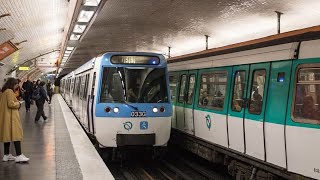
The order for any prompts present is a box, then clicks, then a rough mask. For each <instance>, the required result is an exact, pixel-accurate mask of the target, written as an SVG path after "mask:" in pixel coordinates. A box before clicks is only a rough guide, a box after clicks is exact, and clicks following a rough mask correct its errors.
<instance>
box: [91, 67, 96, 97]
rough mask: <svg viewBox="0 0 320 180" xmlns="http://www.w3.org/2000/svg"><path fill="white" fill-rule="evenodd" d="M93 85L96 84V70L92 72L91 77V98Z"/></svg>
mask: <svg viewBox="0 0 320 180" xmlns="http://www.w3.org/2000/svg"><path fill="white" fill-rule="evenodd" d="M95 85H96V72H94V73H93V77H92V89H91V98H93V95H94V86H95Z"/></svg>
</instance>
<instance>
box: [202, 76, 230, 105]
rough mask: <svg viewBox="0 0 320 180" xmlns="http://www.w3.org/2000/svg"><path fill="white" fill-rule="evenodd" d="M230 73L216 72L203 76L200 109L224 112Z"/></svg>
mask: <svg viewBox="0 0 320 180" xmlns="http://www.w3.org/2000/svg"><path fill="white" fill-rule="evenodd" d="M227 79H228V72H227V71H214V72H205V73H202V74H201V81H200V92H199V93H200V94H199V103H198V104H199V107H203V108H208V109H215V110H222V109H223V106H224V101H225V95H226V87H227Z"/></svg>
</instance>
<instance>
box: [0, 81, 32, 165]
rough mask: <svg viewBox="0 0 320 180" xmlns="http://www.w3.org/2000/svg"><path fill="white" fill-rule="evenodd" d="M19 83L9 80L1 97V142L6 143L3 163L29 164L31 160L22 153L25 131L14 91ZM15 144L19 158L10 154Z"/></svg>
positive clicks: (19, 104)
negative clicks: (12, 145) (11, 144)
mask: <svg viewBox="0 0 320 180" xmlns="http://www.w3.org/2000/svg"><path fill="white" fill-rule="evenodd" d="M17 86H18V81H17V80H16V79H14V78H9V79H8V80H7V82H6V83H5V84H4V86H3V88H2V90H1V92H2V93H1V95H0V142H3V143H4V156H3V159H2V161H16V162H27V161H29V158H27V157H26V156H24V155H23V154H22V153H21V141H22V139H23V130H22V125H21V121H20V115H19V108H20V106H21V103H20V102H19V101H18V100H17V98H16V95H15V93H14V90H15V89H16V88H17ZM11 142H13V143H14V147H15V149H16V155H17V157H14V156H13V155H12V154H10V153H9V149H10V143H11Z"/></svg>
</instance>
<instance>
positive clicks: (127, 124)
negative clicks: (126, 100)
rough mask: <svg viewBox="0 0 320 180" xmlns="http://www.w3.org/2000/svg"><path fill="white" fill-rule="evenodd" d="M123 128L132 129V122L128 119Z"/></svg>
mask: <svg viewBox="0 0 320 180" xmlns="http://www.w3.org/2000/svg"><path fill="white" fill-rule="evenodd" d="M123 128H124V129H125V130H127V131H130V130H131V129H132V122H129V121H127V122H125V123H123Z"/></svg>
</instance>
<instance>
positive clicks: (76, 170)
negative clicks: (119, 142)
mask: <svg viewBox="0 0 320 180" xmlns="http://www.w3.org/2000/svg"><path fill="white" fill-rule="evenodd" d="M63 103H65V102H64V101H63V99H62V97H61V96H60V95H59V94H56V95H54V96H53V100H52V104H51V105H48V104H47V103H46V104H45V107H44V110H45V114H46V115H47V116H48V120H47V121H43V119H42V118H41V119H40V121H39V122H38V123H35V122H34V119H35V115H36V111H37V108H36V105H31V112H26V111H25V107H24V105H23V106H22V107H21V109H20V117H21V122H22V126H23V129H24V139H23V141H22V153H23V154H24V155H25V156H27V157H29V158H30V161H29V163H25V164H18V163H17V164H16V163H15V162H13V161H9V162H2V157H3V143H0V157H1V161H0V179H3V180H11V179H12V180H13V179H14V180H20V179H32V180H38V179H39V180H40V179H46V180H54V179H68V180H72V179H77V180H80V179H90V177H95V179H112V177H111V176H108V175H109V172H107V173H105V172H99V174H101V175H102V174H103V175H102V176H100V177H98V178H97V176H96V175H97V173H96V172H94V171H91V170H90V171H88V170H87V169H85V168H83V167H86V165H88V164H87V163H88V162H85V160H81V159H83V158H81V157H79V155H78V156H77V155H76V154H75V150H74V147H75V145H77V144H85V143H87V144H86V146H87V147H89V148H87V151H86V152H88V149H90V150H89V151H91V152H92V153H91V154H94V155H93V156H94V157H90V155H89V159H90V161H91V162H90V163H89V164H92V163H94V162H95V161H99V162H98V163H97V164H100V167H101V162H100V161H102V160H99V157H98V158H97V155H96V154H97V152H93V151H95V149H94V148H93V147H92V148H91V146H92V144H91V145H90V144H89V143H88V140H85V142H84V141H83V137H84V136H83V135H81V136H80V137H82V138H81V139H82V140H81V142H75V141H77V138H78V137H79V134H81V133H83V132H80V131H83V130H82V129H81V127H80V126H79V125H78V124H77V122H76V120H75V118H74V117H71V116H73V114H72V113H71V111H70V110H69V109H68V107H66V105H65V104H63ZM61 106H62V108H61ZM62 109H63V110H62ZM66 116H69V117H66ZM65 119H68V121H72V120H73V121H74V122H73V123H74V124H73V126H72V127H71V128H73V129H72V131H74V130H76V131H78V132H80V133H78V134H72V133H71V134H70V132H69V130H68V128H69V129H70V122H67V123H68V125H67V124H66V121H65ZM70 119H71V120H70ZM67 126H68V128H67ZM78 139H79V138H78ZM11 152H12V154H14V155H15V152H14V148H13V145H11ZM76 152H77V153H78V154H81V152H80V153H79V150H76ZM81 156H83V155H81ZM79 162H80V164H81V163H82V164H85V165H80V164H79ZM81 168H82V169H81ZM96 169H97V168H95V170H96ZM106 170H107V171H108V169H107V168H105V169H103V167H102V171H106ZM84 172H85V174H84ZM105 174H107V175H105ZM110 174H111V173H110ZM84 177H85V178H84Z"/></svg>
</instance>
